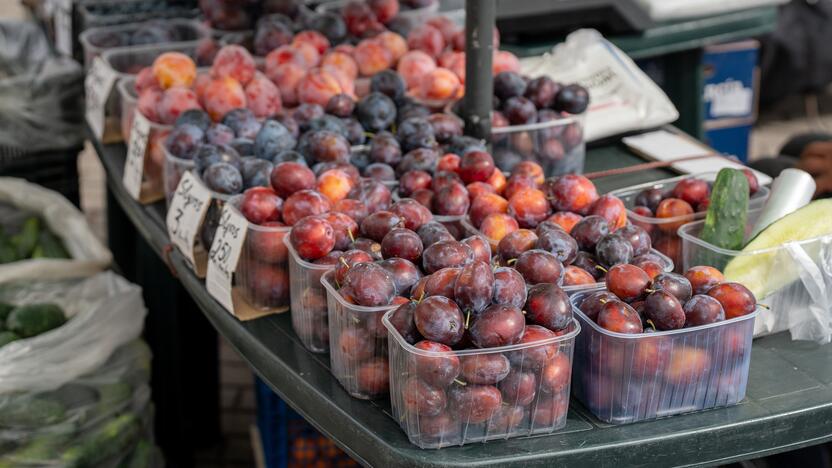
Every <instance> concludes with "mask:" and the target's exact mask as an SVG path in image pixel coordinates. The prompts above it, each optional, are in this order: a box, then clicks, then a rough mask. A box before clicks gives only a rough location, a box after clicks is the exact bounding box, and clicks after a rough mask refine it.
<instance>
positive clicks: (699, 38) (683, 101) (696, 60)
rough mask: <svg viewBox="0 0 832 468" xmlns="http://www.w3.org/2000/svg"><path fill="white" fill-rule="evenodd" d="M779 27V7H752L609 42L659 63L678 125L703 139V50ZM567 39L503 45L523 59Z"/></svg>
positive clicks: (661, 26)
mask: <svg viewBox="0 0 832 468" xmlns="http://www.w3.org/2000/svg"><path fill="white" fill-rule="evenodd" d="M776 24H777V7H776V6H767V7H759V8H751V9H747V10H740V11H735V12H731V13H724V14H720V15H714V16H705V17H701V18H690V19H684V20H675V21H665V22H660V23H657V24H655V25H654V26H653V27H651V28H649V29H647V30H646V31H643V32H641V33H639V34H629V35H622V36H613V37H609V38H608V39H609V40H610V41H611V42H612V43H613V44H615V45H616V46H618V48H620V49H621V50H622V51H624V52H625V53H626V54H627V55H629V56H630V57H632V58H633V59H634V60H642V59H656V60H657V65H658V66H659V69H660V70H662V71H663V75H664V77H665V80H664V84H662V86H663V88H664V91H665V92H666V93H667V95H668V97H669V98H670V100H671V101H673V104H675V105H676V107H677V108H678V109H679V115H680V116H679V120H678V121H677V122H675V123H674V125H676V126H677V127H679V128H681V129H682V130H684V131H685V132H687V133H688V134H690V135H693V136H695V137H697V138H700V139H701V138H702V135H703V128H702V122H703V119H704V112H705V106H704V103H703V100H702V97H703V96H702V93H703V86H704V82H705V77H704V70H703V67H702V48H703V47H705V46H708V45H713V44H719V43H724V42H731V41H738V40H742V39H748V38H752V37H756V36H760V35H762V34H766V33H769V32H772V31H773V30H774V28H775V26H776ZM561 41H562V38H556V39H554V40H549V41H545V42H536V43H535V42H528V41H525V42H523V43H522V45H514V44H510V43H509V44H502V45H501V47H502V48H504V49H507V50H510V51H512V52H513V53H515V54H516V55H517V56H519V57H530V56H535V55H543V54H545V53H547V52H550V51H551V50H552V47H554V45H555V44H557V43H558V42H561Z"/></svg>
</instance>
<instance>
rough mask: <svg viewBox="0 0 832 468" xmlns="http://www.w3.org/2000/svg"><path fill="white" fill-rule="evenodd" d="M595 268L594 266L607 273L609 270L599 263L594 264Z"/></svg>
mask: <svg viewBox="0 0 832 468" xmlns="http://www.w3.org/2000/svg"><path fill="white" fill-rule="evenodd" d="M595 268H596V269H598V270H601V271H603V272H604V273H609V270H607V269H606V268H604V267H602V266H601V265H595Z"/></svg>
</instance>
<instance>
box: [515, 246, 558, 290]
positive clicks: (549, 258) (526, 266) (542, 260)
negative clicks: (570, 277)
mask: <svg viewBox="0 0 832 468" xmlns="http://www.w3.org/2000/svg"><path fill="white" fill-rule="evenodd" d="M514 268H516V269H517V271H519V272H520V274H521V275H523V278H524V279H525V280H526V283H528V284H539V283H554V284H561V281H562V280H563V264H562V263H561V262H560V260H558V258H557V257H556V256H555V255H554V254H551V253H549V252H547V251H545V250H540V249H532V250H528V251H526V252H523V253H522V254H520V256H519V257H517V262H516V263H515V264H514Z"/></svg>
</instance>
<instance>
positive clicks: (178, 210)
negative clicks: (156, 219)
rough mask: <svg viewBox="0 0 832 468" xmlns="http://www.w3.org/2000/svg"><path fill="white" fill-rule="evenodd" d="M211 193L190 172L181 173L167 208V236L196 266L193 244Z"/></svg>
mask: <svg viewBox="0 0 832 468" xmlns="http://www.w3.org/2000/svg"><path fill="white" fill-rule="evenodd" d="M210 203H211V193H210V192H209V191H208V189H206V188H205V186H204V185H202V183H200V182H199V180H198V179H197V178H196V177H194V176H193V174H191V173H190V172H186V173H185V174H183V175H182V179H180V180H179V185H178V186H177V187H176V192H175V193H174V194H173V199H171V202H170V208H168V215H167V219H166V221H167V226H168V236H170V240H171V242H173V245H175V246H176V247H177V248H178V249H179V250H180V251H181V252H182V254H183V255H185V258H187V259H188V261H190V262H191V266H192V267H195V266H196V257H195V256H194V244H195V242H196V236H197V234H198V233H199V227H200V226H201V225H202V220H203V219H204V218H205V213H207V212H208V206H209V205H210Z"/></svg>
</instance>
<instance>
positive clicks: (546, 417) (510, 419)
mask: <svg viewBox="0 0 832 468" xmlns="http://www.w3.org/2000/svg"><path fill="white" fill-rule="evenodd" d="M390 315H391V313H387V314H386V315H385V316H384V317H383V319H382V321H383V323H384V326H385V327H386V328H387V333H388V346H389V348H390V403H391V406H392V410H393V419H395V420H396V421H398V422H399V425H400V426H401V428H402V430H404V432H405V433H406V434H407V437H408V439H410V442H411V443H412V444H414V445H417V446H419V447H420V448H426V449H433V448H441V447H447V446H450V445H464V444H469V443H472V442H484V441H487V440H495V439H509V438H512V437H520V436H530V435H534V434H551V433H552V432H554V431H556V430H558V429H560V428H562V427H563V426H564V425H566V413H567V411H568V409H569V391H570V380H571V374H572V372H571V369H572V351H573V348H574V344H575V337H576V336H577V335H578V334H579V333H580V331H581V326H580V325H579V324H578V322H577V321H576V320H574V319H573V320H572V324H571V325H570V327H569V328H567V329H566V332H565V333H563V334H562V335H561V336H557V337H553V338H549V339H546V340H542V341H537V342H534V343H528V344H518V345H511V346H502V347H499V348H487V349H466V350H462V351H452V352H436V351H426V350H422V349H418V348H416V347H414V346H412V345H411V344H409V343H408V342H407V341H405V339H404V338H402V336H401V335H400V334H399V332H398V331H397V330H396V329H395V327H394V326H393V324H392V323H390ZM476 364H480V365H483V364H491V365H492V366H494V367H497V369H500V368H501V367H503V366H506V365H508V367H509V368H510V373H509V374H508V375H507V376H505V377H503V378H502V379H501V381H500V382H498V383H497V384H496V385H493V384H488V382H493V380H478V382H482V383H480V384H477V383H473V381H472V380H473V378H477V377H475V375H472V374H474V373H473V372H471V371H472V370H475V369H476V368H477V367H476ZM466 371H467V372H466ZM492 375H493V373H492ZM542 375H546V378H541V376H542ZM501 376H502V373H498V374H497V378H499V377H501ZM483 377H484V378H486V379H487V378H488V376H487V375H482V374H480V376H479V378H483ZM515 377H516V378H517V380H516V382H519V383H520V385H517V386H514V385H509V384H510V383H511V382H512V380H514V378H515ZM492 378H493V377H492ZM420 387H421V391H419V390H420ZM518 388H526V389H527V390H528V391H524V392H521V391H518ZM532 389H533V390H534V392H531V390H532ZM424 390H427V391H424ZM471 392H477V393H471ZM451 394H453V395H455V399H456V401H457V402H462V403H463V404H464V403H465V402H466V401H468V402H470V403H472V409H473V411H470V412H469V411H466V412H465V413H461V412H460V410H459V406H455V405H453V404H451V399H452V397H451ZM474 395H477V398H476V399H475V398H473V396H474ZM486 401H489V402H492V403H498V405H497V407H498V409H497V411H496V412H493V413H490V412H489V411H487V410H484V406H483V402H486Z"/></svg>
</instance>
